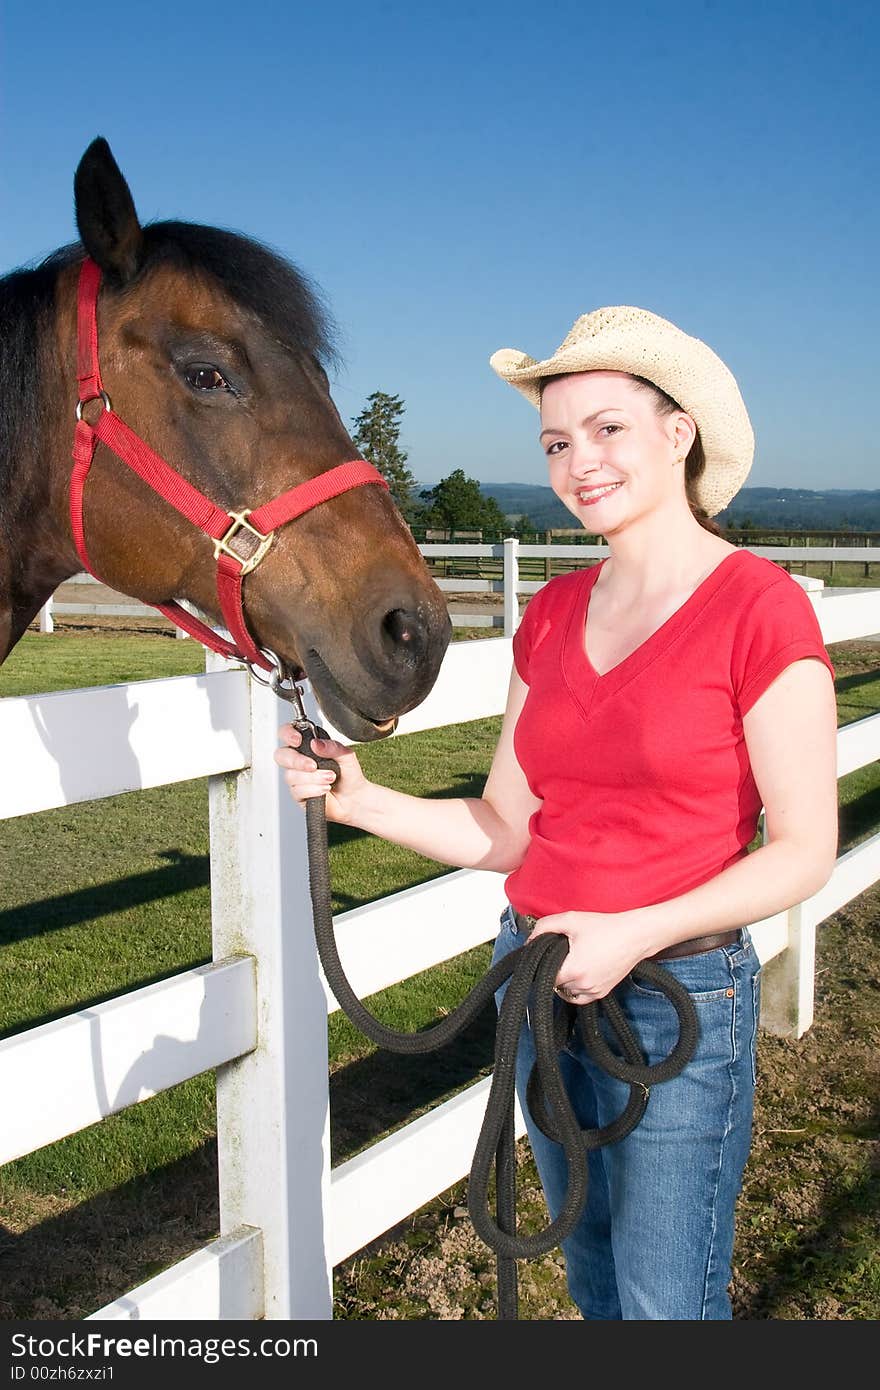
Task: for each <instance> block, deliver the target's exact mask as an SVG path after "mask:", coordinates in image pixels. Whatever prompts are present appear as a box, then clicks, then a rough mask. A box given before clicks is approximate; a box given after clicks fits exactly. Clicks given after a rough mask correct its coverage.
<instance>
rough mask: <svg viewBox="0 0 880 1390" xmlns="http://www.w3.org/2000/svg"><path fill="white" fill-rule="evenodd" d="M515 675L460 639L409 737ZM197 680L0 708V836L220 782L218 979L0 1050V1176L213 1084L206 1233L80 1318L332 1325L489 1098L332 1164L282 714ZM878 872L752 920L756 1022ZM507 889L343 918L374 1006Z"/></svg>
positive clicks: (102, 1008)
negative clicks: (368, 1258)
mask: <svg viewBox="0 0 880 1390" xmlns="http://www.w3.org/2000/svg"><path fill="white" fill-rule="evenodd" d="M566 549H567V550H568V551H569V553H570V548H569V547H566ZM811 599H812V601H813V602H814V604H815V606H816V609H817V612H818V614H819V619H820V622H821V626H822V632H823V636H824V639H825V641H826V643H828V644H831V643H834V642H838V641H843V640H846V639H849V638H854V637H860V636H863V635H866V634H871V633H875V632H877V631H880V592H878V591H868V590H852V591H850V592H848V593H845V594H836V595H834V596H831V595H826V594H823V593H822V592H821V590H819V591H817V592H815V593H812V594H811ZM509 664H510V640H509V638H504V637H500V638H494V639H491V640H486V641H473V642H464V643H455V644H453V645H452V646H451V647H450V649H449V651H448V652H447V655H446V658H445V660H444V663H443V667H442V669H441V672H440V676H439V678H438V681H437V683H436V685H435V687H434V689H433V691H432V692H431V694H430V695H429V696H428V698H427V699H426V700H425V701H424V702H423V704H422V705H421V706H420V707H419V708H418V709H416V710H414V711H412V712H411V713H410V714H408V715H406V716H405V717H404V718H403V719H402V720H401V723H400V729H399V734H405V733H408V732H414V731H416V730H419V729H430V728H437V727H441V726H444V725H448V724H452V723H458V722H463V721H466V720H472V719H478V718H484V717H486V716H489V715H495V714H498V713H500V712H501V710H502V709H503V706H504V700H505V696H506V689H507V681H508V674H509ZM209 666H210V667H211V669H210V670H209V672H208V673H206V674H205V675H202V676H193V677H179V678H176V679H171V680H156V681H141V682H135V683H132V684H130V685H118V686H111V687H102V688H98V689H91V690H79V691H68V692H61V693H55V694H48V695H37V696H30V697H22V698H9V699H5V700H2V701H0V742H2V746H3V749H4V758H5V769H4V770H5V774H6V775H5V777H4V779H3V782H2V784H0V818H8V817H12V816H19V815H26V814H29V813H32V812H35V811H40V810H44V809H47V808H49V807H54V806H63V805H69V804H72V803H74V802H80V801H87V800H91V799H95V798H99V797H105V796H112V795H115V794H117V793H119V792H136V791H137V790H138V789H140V788H146V787H152V786H157V785H160V784H164V783H169V782H175V781H182V780H185V779H189V778H193V777H197V776H207V777H208V778H209V779H210V781H209V787H210V794H209V802H210V822H211V824H210V831H211V895H212V931H213V960H212V962H211V963H210V964H209V965H206V966H203V967H200V968H199V969H195V970H188V971H183V972H181V973H180V974H178V975H176V976H173V977H172V978H170V979H166V980H163V981H161V982H160V983H158V984H154V985H149V986H146V987H145V988H142V989H137V990H132V991H130V992H128V993H126V994H123V995H121V996H119V997H117V998H114V999H111V1000H109V1001H107V1002H106V1003H103V1004H98V1005H94V1006H91V1007H89V1008H87V1009H83V1010H80V1011H77V1012H73V1013H71V1014H69V1015H67V1016H66V1017H63V1018H60V1019H57V1020H55V1021H54V1022H52V1023H48V1024H45V1025H41V1026H38V1027H35V1028H31V1029H29V1030H26V1031H24V1032H21V1033H19V1034H17V1035H14V1036H12V1037H10V1038H7V1039H6V1040H5V1041H2V1042H0V1096H2V1097H3V1112H4V1124H3V1127H2V1134H0V1162H8V1161H10V1160H12V1159H14V1158H16V1157H19V1156H21V1155H22V1154H25V1153H29V1152H31V1151H32V1150H34V1149H36V1148H39V1147H41V1146H43V1145H45V1144H49V1143H52V1142H54V1141H55V1140H58V1139H60V1138H62V1137H64V1136H65V1135H68V1134H71V1133H74V1132H76V1131H77V1130H80V1129H82V1128H84V1127H85V1126H87V1125H90V1124H92V1123H94V1122H95V1121H96V1120H99V1119H101V1118H103V1117H105V1116H107V1115H110V1114H113V1113H114V1112H116V1111H118V1110H120V1109H123V1108H124V1107H126V1106H128V1105H131V1104H135V1103H137V1102H138V1101H141V1100H145V1099H147V1098H148V1097H149V1096H151V1095H155V1094H156V1093H157V1092H159V1091H162V1090H164V1089H166V1088H168V1087H170V1086H173V1085H176V1084H177V1083H179V1082H181V1081H184V1080H186V1079H188V1078H189V1077H191V1076H195V1075H198V1074H200V1073H202V1072H205V1071H209V1070H212V1069H215V1068H216V1072H217V1122H218V1152H219V1190H220V1236H219V1238H218V1239H216V1240H214V1241H212V1242H210V1243H209V1244H208V1245H206V1246H204V1247H203V1248H201V1249H199V1250H197V1251H195V1252H194V1253H193V1254H192V1255H190V1256H189V1257H188V1258H186V1259H184V1260H183V1261H182V1262H180V1263H179V1264H177V1265H175V1266H174V1267H173V1268H171V1269H169V1270H167V1271H166V1272H165V1273H163V1274H160V1275H159V1276H157V1277H156V1278H154V1279H151V1280H150V1281H149V1282H148V1283H146V1284H143V1285H141V1286H140V1287H138V1288H135V1289H133V1290H132V1291H130V1292H129V1293H127V1294H125V1295H123V1296H122V1297H120V1298H119V1299H117V1300H116V1301H115V1302H113V1303H111V1304H109V1305H108V1306H106V1307H104V1308H101V1309H99V1310H97V1311H96V1312H94V1313H93V1314H92V1315H91V1316H92V1318H94V1319H143V1318H147V1319H151V1318H161V1319H203V1318H207V1319H224V1320H225V1319H230V1318H231V1319H254V1318H269V1319H285V1318H295V1319H308V1318H315V1319H328V1318H331V1317H332V1314H333V1310H332V1270H333V1267H334V1265H336V1264H338V1263H339V1262H340V1261H341V1260H343V1259H345V1258H347V1257H348V1256H349V1255H351V1254H353V1253H355V1252H356V1251H357V1250H359V1249H361V1248H362V1247H363V1246H364V1245H365V1244H366V1243H367V1242H368V1241H370V1240H372V1239H374V1238H375V1237H377V1236H379V1235H381V1234H382V1233H383V1232H385V1231H387V1230H388V1229H390V1228H391V1227H392V1226H393V1225H395V1224H396V1223H397V1222H399V1221H401V1220H404V1219H405V1218H406V1217H408V1216H409V1215H411V1214H412V1213H413V1212H415V1211H417V1210H418V1209H419V1208H420V1207H421V1206H423V1205H424V1204H425V1203H426V1202H428V1201H430V1200H431V1199H432V1198H433V1197H435V1196H436V1195H437V1194H438V1193H440V1192H443V1191H445V1190H446V1189H447V1188H448V1187H450V1186H451V1185H452V1184H453V1183H455V1182H457V1181H459V1180H460V1179H461V1178H463V1177H464V1176H465V1175H466V1174H467V1172H468V1171H469V1168H470V1164H471V1160H472V1157H473V1152H474V1147H475V1144H476V1140H477V1136H478V1133H479V1129H480V1124H481V1121H482V1116H483V1111H484V1108H485V1102H486V1098H487V1094H488V1086H489V1082H488V1080H483V1081H481V1082H479V1083H477V1084H476V1085H474V1086H472V1087H470V1089H468V1090H466V1091H464V1092H462V1093H461V1094H459V1095H456V1096H455V1097H454V1098H453V1099H451V1100H448V1101H446V1102H445V1103H443V1104H441V1105H439V1106H437V1107H436V1108H435V1109H434V1110H432V1111H431V1112H430V1113H429V1114H427V1115H424V1116H422V1117H421V1118H419V1119H418V1120H415V1121H413V1122H412V1123H410V1124H408V1125H406V1126H405V1127H403V1128H402V1129H400V1130H399V1131H397V1132H396V1133H394V1134H392V1135H391V1136H390V1137H388V1138H386V1139H384V1140H381V1141H379V1142H377V1143H375V1144H374V1145H373V1146H372V1147H371V1148H369V1149H367V1150H366V1151H365V1152H363V1153H361V1154H358V1155H357V1156H356V1157H354V1158H352V1159H350V1160H348V1161H347V1162H345V1163H342V1164H340V1165H338V1166H336V1167H335V1168H331V1163H330V1153H329V1098H328V1075H327V1073H328V1068H327V1015H328V1012H332V1011H333V1010H334V1009H336V1007H337V1005H336V1002H335V1000H334V999H333V997H332V996H331V995H330V993H329V990H328V988H327V985H326V982H325V980H324V979H323V976H322V973H321V970H320V967H319V964H318V962H317V958H316V952H315V949H314V942H313V937H312V929H311V905H310V901H309V894H308V878H307V856H306V844H305V824H304V817H303V816H302V814H301V813H300V812H299V811H298V809H297V808H296V807H295V806H294V805H293V803H292V801H291V799H290V797H289V795H288V793H287V791H286V789H285V788H284V785H283V782H282V779H281V776H280V774H279V770H278V768H277V765H276V764H275V762H274V760H273V757H272V754H273V751H274V749H275V747H276V746H277V728H278V725H279V724H280V723H282V722H283V721H284V720H285V719H286V718H288V717H289V706H287V705H284V704H283V703H282V702H280V701H278V700H276V698H275V697H274V696H273V695H272V694H271V693H270V692H269V691H268V690H267V689H266V688H264V687H263V686H260V685H257V684H255V683H253V682H251V681H250V679H249V677H248V676H247V674H246V673H245V671H243V670H242V669H240V668H228V667H226V665H225V663H222V662H220V661H219V660H218V659H215V658H213V657H212V658H210V659H209ZM312 710H313V713H318V711H316V710H315V707H314V705H313V706H312ZM135 713H136V717H135ZM323 722H324V723H325V724H326V723H327V721H326V720H323ZM331 732H333V730H332V727H331ZM838 748H839V773H840V775H841V776H842V775H844V774H845V773H848V772H851V771H853V770H855V769H856V768H859V767H863V766H865V765H867V764H868V763H870V762H873V761H874V760H876V759H877V758H878V757H880V714H877V715H873V716H871V717H870V718H865V719H862V720H860V721H858V722H857V723H855V724H852V725H850V726H848V727H846V728H844V729H842V730H841V732H840V734H839V738H838ZM878 878H880V833H877V834H875V835H873V836H872V837H871V838H870V839H868V840H867V841H866V842H864V843H863V844H860V845H859V846H857V847H856V848H854V849H852V850H849V851H848V852H847V853H846V854H844V855H842V856H841V857H840V859H839V860H838V862H837V865H836V867H835V870H834V873H833V875H832V877H831V879H830V881H829V882H828V884H827V885H826V886H825V887H824V888H823V889H822V890H821V891H820V892H819V893H817V894H816V895H815V896H814V897H813V898H811V899H810V900H808V901H807V902H805V903H803V904H801V905H799V906H798V907H796V908H794V909H793V910H792V911H790V912H788V913H780V914H777V915H776V916H774V917H772V918H768V919H766V920H764V921H762V922H759V923H756V924H754V927H753V934H754V937H755V941H756V946H757V949H758V953H759V955H760V957H761V959H762V961H763V962H764V963H765V966H766V967H767V969H766V972H765V979H766V984H765V990H764V1006H763V1012H762V1025H763V1026H764V1027H767V1028H770V1029H772V1030H773V1031H776V1032H787V1033H793V1034H795V1035H800V1034H801V1033H803V1032H804V1031H805V1030H806V1029H807V1028H808V1027H809V1026H810V1023H811V1021H812V995H813V976H814V949H815V934H816V926H817V925H818V924H819V923H820V922H821V921H823V920H824V919H825V918H826V917H828V916H829V915H830V914H831V913H833V912H834V911H836V910H837V909H838V908H839V907H841V906H842V905H843V904H844V903H846V902H848V901H850V900H851V899H852V898H853V897H855V896H856V895H857V894H858V893H860V892H862V891H863V890H864V889H865V888H867V887H869V886H870V885H871V884H873V883H875V882H876V881H877V880H878ZM502 889H503V875H500V874H493V873H485V872H477V871H458V872H451V873H448V874H445V875H443V876H442V877H440V878H439V879H436V880H434V881H432V882H430V883H426V884H422V885H419V886H418V887H416V888H411V889H407V890H405V891H404V892H401V893H396V894H394V895H392V896H390V897H388V898H384V899H382V900H381V901H379V902H376V903H372V904H368V905H366V906H364V907H360V908H356V909H354V910H352V911H350V912H343V913H341V914H339V915H338V916H337V918H336V927H337V935H338V940H339V944H340V952H341V955H342V959H343V962H344V964H345V967H346V970H347V973H348V975H349V978H350V979H351V982H352V985H353V986H354V988H355V990H356V991H357V992H358V993H359V994H360V995H361V996H362V997H366V996H369V995H371V994H374V993H375V992H376V991H377V990H380V989H382V988H384V987H385V986H387V985H390V984H392V983H394V982H396V981H399V980H403V979H407V978H409V977H410V976H411V975H413V974H415V973H417V972H419V971H422V970H425V969H427V968H429V967H430V966H432V965H435V964H438V963H439V962H440V961H442V960H447V959H449V958H451V957H453V956H455V955H457V954H459V953H460V952H462V951H465V950H468V949H470V948H471V947H473V946H476V945H478V944H480V943H482V942H485V941H488V940H489V939H490V938H491V937H492V936H493V935H494V933H495V930H496V928H497V919H498V914H499V912H500V910H501V908H502V906H503V902H504V899H503V892H502ZM35 1097H39V1098H40V1099H39V1103H38V1104H37V1103H35V1100H34V1098H35ZM517 1124H518V1132H519V1133H520V1134H521V1133H522V1132H523V1126H522V1118H521V1116H519V1115H518V1116H517Z"/></svg>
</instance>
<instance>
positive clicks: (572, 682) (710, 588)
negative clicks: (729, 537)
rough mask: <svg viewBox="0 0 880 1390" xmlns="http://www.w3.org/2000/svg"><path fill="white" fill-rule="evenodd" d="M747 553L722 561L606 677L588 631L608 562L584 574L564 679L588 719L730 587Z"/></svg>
mask: <svg viewBox="0 0 880 1390" xmlns="http://www.w3.org/2000/svg"><path fill="white" fill-rule="evenodd" d="M743 553H744V552H743V551H741V550H734V551H731V552H730V554H728V555H725V556H724V559H723V560H720V561H719V563H718V564H717V565H716V566H715V568H714V569H713V570H712V571H711V572H710V573H709V574H707V575H706V578H705V579H703V580H702V581H701V582H700V583H699V584H698V585H697V587H696V588H695V589H694V591H693V593H692V594H689V595H688V597H687V598H686V599H685V601H684V603H683V604H681V606H680V607H679V608H676V610H675V612H674V613H671V614H670V615H669V617H668V618H667V619H666V621H665V622H663V623H661V624H660V626H659V627H658V628H657V629H656V631H654V632H652V633H651V635H650V637H646V638H645V640H644V642H640V643H639V645H638V646H637V647H636V648H635V649H634V650H633V651H631V652H630V653H629V655H628V656H625V657H624V658H623V660H622V661H619V662H618V663H617V665H616V666H612V667H611V669H610V670H608V671H605V672H604V673H603V674H602V675H600V674H599V672H598V671H597V670H596V669H595V667H594V666H593V664H592V662H591V661H590V658H589V656H588V655H587V647H586V628H587V611H588V609H589V606H590V594H591V593H592V592H593V586H594V584H595V583H596V580H597V579H598V578H599V571H600V570H601V569H602V566H603V565H604V564H605V563H606V562H605V561H604V560H601V561H600V562H599V564H597V565H592V566H591V567H590V568H589V569H587V570H585V571H584V575H583V582H582V583H581V584H579V585H578V586H577V590H576V592H575V595H574V599H573V602H572V606H571V612H570V614H569V619H568V627H567V630H566V633H565V638H564V640H563V644H562V669H563V677H564V679H565V682H566V684H567V686H568V688H569V690H570V691H571V694H572V696H573V698H574V699H575V701H576V702H577V703H578V704H579V705H580V706H581V708H582V709H583V711H584V713H585V714H586V713H587V712H588V710H589V707H590V705H591V704H592V703H593V700H594V698H595V697H596V696H598V695H601V696H602V697H604V696H605V695H607V694H613V693H614V692H615V691H617V690H619V689H620V688H621V687H622V686H624V685H626V684H628V682H629V681H631V680H633V679H634V678H635V677H636V676H637V675H639V674H640V673H641V672H642V671H644V670H645V668H646V667H648V666H650V665H651V663H652V662H653V661H655V660H656V659H657V657H659V656H662V655H663V653H664V652H666V651H667V650H668V649H669V647H670V645H671V644H672V643H673V642H674V641H675V640H676V638H678V637H679V636H680V635H681V634H682V633H683V632H684V631H685V630H686V629H687V628H688V627H689V626H690V625H691V623H692V622H693V621H694V620H695V619H696V618H697V617H698V616H699V614H700V613H701V612H702V611H703V609H704V608H705V606H706V604H707V603H708V602H709V601H710V599H712V598H713V597H714V595H715V594H716V593H717V592H718V590H719V589H720V588H721V587H722V585H723V584H725V583H726V582H727V580H728V578H729V577H730V575H731V574H732V573H733V569H734V561H735V560H737V558H738V557H739V556H740V555H742V554H743Z"/></svg>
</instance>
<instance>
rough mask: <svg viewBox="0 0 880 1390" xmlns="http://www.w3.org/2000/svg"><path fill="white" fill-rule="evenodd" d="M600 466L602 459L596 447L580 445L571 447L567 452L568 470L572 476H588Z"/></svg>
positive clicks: (576, 477)
mask: <svg viewBox="0 0 880 1390" xmlns="http://www.w3.org/2000/svg"><path fill="white" fill-rule="evenodd" d="M601 466H602V459H601V455H600V452H599V450H598V449H594V448H591V447H590V446H588V445H581V446H580V447H577V446H575V447H573V448H572V449H571V450H570V452H569V455H568V472H569V476H570V477H572V478H575V479H578V478H588V477H590V475H591V474H593V473H595V472H596V470H597V468H601Z"/></svg>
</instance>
